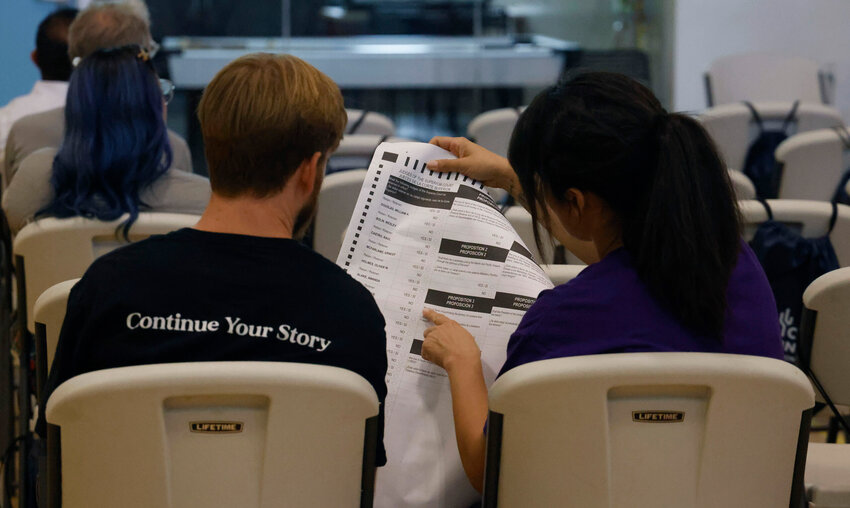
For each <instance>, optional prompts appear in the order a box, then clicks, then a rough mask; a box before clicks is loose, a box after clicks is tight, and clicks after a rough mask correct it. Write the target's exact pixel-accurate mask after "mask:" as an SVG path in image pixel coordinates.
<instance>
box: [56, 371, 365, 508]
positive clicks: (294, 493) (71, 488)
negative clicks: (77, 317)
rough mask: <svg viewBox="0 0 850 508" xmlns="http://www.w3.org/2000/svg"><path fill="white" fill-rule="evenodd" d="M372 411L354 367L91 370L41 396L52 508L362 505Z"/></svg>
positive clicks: (363, 385)
mask: <svg viewBox="0 0 850 508" xmlns="http://www.w3.org/2000/svg"><path fill="white" fill-rule="evenodd" d="M377 414H378V398H377V396H376V395H375V391H374V389H373V388H372V386H371V385H370V384H369V383H368V382H367V381H366V380H365V379H363V378H362V377H360V376H358V375H357V374H355V373H353V372H351V371H348V370H345V369H340V368H337V367H328V366H322V365H306V364H296V363H279V362H198V363H179V364H160V365H144V366H136V367H123V368H118V369H108V370H101V371H95V372H90V373H87V374H83V375H81V376H77V377H74V378H72V379H70V380H68V381H66V382H65V383H63V384H62V385H60V386H59V387H58V388H57V389H56V391H55V392H54V393H53V394H52V395H51V397H50V399H49V400H48V401H47V421H48V422H50V423H52V424H54V425H59V426H60V427H61V457H62V459H61V461H62V477H61V482H62V487H61V488H62V506H64V508H77V507H87V508H97V507H116V506H121V507H124V508H135V507H139V508H141V507H150V506H160V507H164V508H166V507H172V508H176V507H189V506H204V507H225V506H226V507H231V506H240V507H246V508H247V507H256V508H259V507H263V508H266V507H273V506H371V502H372V499H371V496H372V491H373V485H374V471H375V462H374V459H375V456H374V451H375V449H376V439H377V423H378V422H377V416H376V415H377ZM364 436H365V438H364Z"/></svg>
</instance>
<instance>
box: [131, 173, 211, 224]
mask: <svg viewBox="0 0 850 508" xmlns="http://www.w3.org/2000/svg"><path fill="white" fill-rule="evenodd" d="M211 195H212V189H211V188H210V181H209V179H207V178H206V177H203V176H201V175H196V174H194V173H188V172H186V171H180V170H178V169H176V168H173V169H169V170H168V171H167V172H166V173H165V174H163V175H162V176H161V177H159V178H157V180H156V181H155V182H153V184H152V185H151V186H150V188H149V189H148V190H147V191H145V195H144V196H143V198H142V201H143V202H144V203H145V204H147V205H148V206H149V207H150V209H151V210H153V211H158V212H173V213H191V214H196V215H199V214H201V213H202V212H203V211H204V209H205V208H206V206H207V203H209V200H210V196H211Z"/></svg>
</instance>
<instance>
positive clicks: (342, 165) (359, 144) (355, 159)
mask: <svg viewBox="0 0 850 508" xmlns="http://www.w3.org/2000/svg"><path fill="white" fill-rule="evenodd" d="M385 141H386V142H389V143H398V142H404V141H410V140H409V139H404V138H396V137H390V136H387V135H379V134H351V135H345V136H343V137H342V139H341V140H340V142H339V146H338V147H337V149H336V151H335V152H334V153H332V154H331V156H330V159H328V164H327V172H328V173H334V172H338V171H346V170H351V169H357V168H368V167H369V163H370V162H372V156H373V155H374V154H375V150H377V148H378V145H380V144H381V143H383V142H385Z"/></svg>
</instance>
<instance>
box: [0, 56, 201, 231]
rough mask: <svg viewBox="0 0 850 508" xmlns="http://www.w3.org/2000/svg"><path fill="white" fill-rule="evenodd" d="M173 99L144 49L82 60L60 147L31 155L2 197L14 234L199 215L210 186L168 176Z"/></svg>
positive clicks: (178, 174)
mask: <svg viewBox="0 0 850 508" xmlns="http://www.w3.org/2000/svg"><path fill="white" fill-rule="evenodd" d="M172 93H173V86H172V85H171V84H170V83H169V82H167V81H165V80H160V79H159V78H158V77H157V74H156V71H155V70H154V67H153V64H152V63H151V61H150V57H149V55H148V53H147V51H146V50H145V49H143V48H141V47H139V46H135V45H131V46H124V47H120V48H110V49H102V50H98V51H96V52H94V53H92V54H91V55H89V56H87V57H85V58H83V59H82V60H81V61H80V62H79V65H78V67H77V68H76V69H75V71H74V73H73V74H72V75H71V79H70V83H69V87H68V98H67V101H66V104H65V134H64V138H63V140H62V144H61V146H60V147H59V148H58V149H53V148H47V149H43V150H39V151H37V152H35V153H33V154H31V155H30V156H28V157H27V158H26V159H25V160H24V161H23V162H22V164H21V167H20V169H19V171H18V174H17V176H16V177H15V179H14V180H13V181H12V182H11V184H10V185H9V188H8V189H7V190H6V192H5V193H4V195H3V209H4V210H5V211H6V215H7V219H8V221H9V225H10V227H11V229H12V231H13V232H16V231H18V230H19V229H20V228H22V227H23V226H24V225H25V224H26V223H27V222H29V221H31V220H32V219H33V218H35V217H41V216H54V217H60V218H63V217H75V216H81V217H87V218H93V219H98V220H103V221H110V220H115V219H118V218H120V217H122V216H125V214H126V216H127V219H126V221H125V222H124V232H125V233H126V232H127V231H128V230H129V228H130V226H131V225H132V224H133V222H134V221H135V220H136V218H137V217H138V215H139V212H141V211H157V212H174V213H190V214H200V213H202V212H203V210H204V208H205V207H206V204H207V202H208V201H209V197H210V185H209V180H207V179H206V178H204V177H202V176H199V175H194V174H190V173H187V172H185V171H179V170H177V169H169V168H170V166H171V158H172V152H171V147H170V145H169V141H168V133H167V129H166V125H165V115H166V112H165V111H166V107H165V106H166V103H167V102H168V100H169V99H170V95H171V94H172Z"/></svg>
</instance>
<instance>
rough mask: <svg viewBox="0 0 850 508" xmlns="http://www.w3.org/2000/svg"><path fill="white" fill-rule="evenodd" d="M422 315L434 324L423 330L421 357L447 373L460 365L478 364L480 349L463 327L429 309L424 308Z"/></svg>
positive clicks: (479, 361)
mask: <svg viewBox="0 0 850 508" xmlns="http://www.w3.org/2000/svg"><path fill="white" fill-rule="evenodd" d="M422 315H423V316H425V318H426V319H427V320H429V321H431V322H432V323H434V325H435V326H432V327H430V328H428V329H427V330H425V334H424V335H425V343H424V344H422V358H424V359H426V360H428V361H429V362H433V363H436V364H437V365H439V366H440V367H442V368H444V369H446V372H449V375H451V372H452V371H453V370H454V369H456V368H458V367H460V366H469V365H475V364H479V365H480V363H481V350H480V349H478V344H476V343H475V339H474V338H473V337H472V335H471V334H470V333H469V332H468V331H466V329H465V328H464V327H462V326H460V325H459V324H458V323H457V321H454V320H453V319H450V318H448V317H446V316H444V315H443V314H440V313H439V312H436V311H433V310H431V309H424V310H423V311H422Z"/></svg>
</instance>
